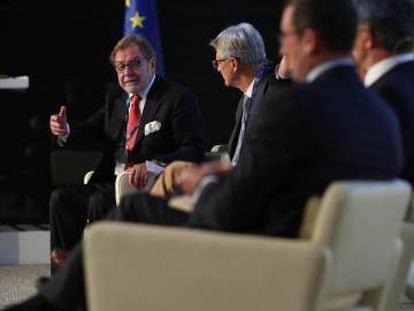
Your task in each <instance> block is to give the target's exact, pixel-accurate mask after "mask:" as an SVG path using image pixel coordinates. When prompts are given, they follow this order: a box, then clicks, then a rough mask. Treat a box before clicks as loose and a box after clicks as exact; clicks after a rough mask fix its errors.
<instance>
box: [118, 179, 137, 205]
mask: <svg viewBox="0 0 414 311" xmlns="http://www.w3.org/2000/svg"><path fill="white" fill-rule="evenodd" d="M128 176H129V173H128V172H122V173H121V174H119V175H118V176H117V177H116V179H115V202H116V206H118V205H119V203H120V202H121V199H122V197H123V196H125V195H127V194H131V193H134V192H137V191H138V190H137V189H136V188H134V187H133V186H131V185H130V184H129V183H128Z"/></svg>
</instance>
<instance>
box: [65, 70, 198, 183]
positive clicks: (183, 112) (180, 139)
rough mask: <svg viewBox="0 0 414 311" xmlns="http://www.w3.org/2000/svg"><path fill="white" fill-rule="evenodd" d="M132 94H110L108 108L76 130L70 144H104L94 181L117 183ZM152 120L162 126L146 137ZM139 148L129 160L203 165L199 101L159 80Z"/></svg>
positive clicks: (149, 102)
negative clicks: (116, 170)
mask: <svg viewBox="0 0 414 311" xmlns="http://www.w3.org/2000/svg"><path fill="white" fill-rule="evenodd" d="M127 99H128V94H126V93H125V92H124V91H122V90H120V89H117V90H115V91H112V92H109V94H108V96H107V99H106V102H105V106H104V107H103V108H102V109H100V110H99V111H98V112H97V113H95V114H94V115H93V116H92V117H90V118H89V119H88V120H86V121H85V122H83V123H82V124H80V125H78V126H75V127H73V129H71V134H70V136H69V140H68V143H70V144H88V143H90V142H97V141H98V142H102V143H103V145H104V152H103V157H102V159H101V161H100V163H99V164H98V167H97V169H96V170H95V173H94V175H93V177H92V178H93V179H92V181H95V182H96V181H99V182H102V181H113V180H114V165H115V160H114V154H115V151H116V149H117V147H118V146H119V142H120V140H121V139H122V138H121V135H125V128H126V123H125V122H126V115H127V106H126V102H127ZM151 121H158V122H160V123H161V128H160V130H159V131H157V132H153V133H151V134H149V135H145V134H144V133H145V131H144V128H145V125H146V124H148V123H149V122H151ZM138 131H139V132H138V136H137V140H136V143H135V147H134V149H133V150H132V152H131V153H130V158H129V161H132V162H133V163H141V162H144V161H145V160H152V159H154V160H158V161H161V162H165V163H169V162H171V161H174V160H184V161H193V162H199V161H201V160H202V157H203V146H202V144H203V135H202V123H201V114H200V110H199V107H198V103H197V100H196V98H195V97H194V95H193V94H191V93H190V91H189V90H188V89H186V88H184V87H182V86H180V85H178V84H175V83H170V82H165V81H164V80H163V79H161V78H159V77H157V78H156V79H155V81H154V84H153V85H152V87H151V89H150V91H149V93H148V96H147V100H146V103H145V107H144V111H143V114H142V117H141V122H140V125H139V129H138Z"/></svg>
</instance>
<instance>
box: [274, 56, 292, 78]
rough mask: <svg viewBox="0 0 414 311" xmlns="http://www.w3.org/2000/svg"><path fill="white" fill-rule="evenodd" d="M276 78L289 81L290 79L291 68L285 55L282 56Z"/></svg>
mask: <svg viewBox="0 0 414 311" xmlns="http://www.w3.org/2000/svg"><path fill="white" fill-rule="evenodd" d="M276 70H277V72H276V77H279V78H280V79H289V78H290V68H289V64H288V61H287V58H286V56H285V55H282V59H281V60H280V63H279V65H277V67H276Z"/></svg>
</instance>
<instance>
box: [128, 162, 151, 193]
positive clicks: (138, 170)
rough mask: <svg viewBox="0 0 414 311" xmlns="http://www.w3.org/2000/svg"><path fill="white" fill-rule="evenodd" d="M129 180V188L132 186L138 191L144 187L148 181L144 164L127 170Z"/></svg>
mask: <svg viewBox="0 0 414 311" xmlns="http://www.w3.org/2000/svg"><path fill="white" fill-rule="evenodd" d="M127 171H128V172H129V179H128V182H129V184H130V185H131V186H134V187H135V188H137V189H138V190H140V189H142V188H143V187H145V185H146V184H147V179H148V172H147V166H146V165H145V163H138V164H134V165H133V166H132V167H130V168H128V169H127Z"/></svg>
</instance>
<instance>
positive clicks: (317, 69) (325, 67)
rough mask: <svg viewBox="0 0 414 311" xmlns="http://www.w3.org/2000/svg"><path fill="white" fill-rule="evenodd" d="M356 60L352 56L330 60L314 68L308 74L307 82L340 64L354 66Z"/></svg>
mask: <svg viewBox="0 0 414 311" xmlns="http://www.w3.org/2000/svg"><path fill="white" fill-rule="evenodd" d="M353 64H354V62H353V61H352V60H351V59H350V58H340V59H336V60H333V61H329V62H324V63H322V64H319V65H318V66H316V67H315V68H313V69H312V70H311V71H310V72H309V73H308V75H307V76H306V82H308V83H310V82H313V81H315V80H316V79H317V78H318V77H319V76H320V75H321V74H323V73H324V72H326V71H328V70H330V69H332V68H334V67H338V66H353Z"/></svg>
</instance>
